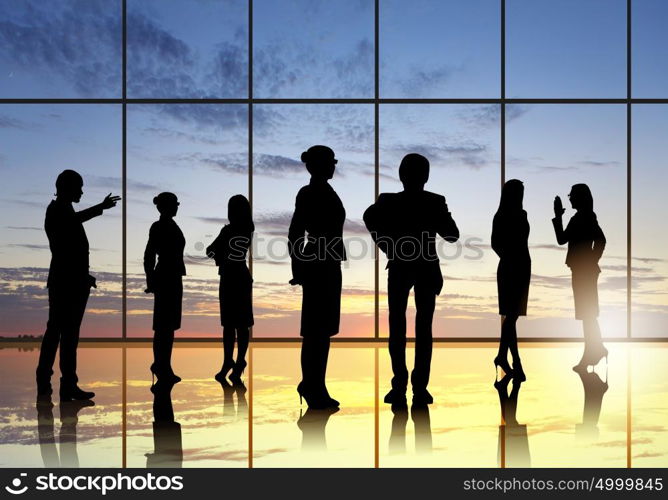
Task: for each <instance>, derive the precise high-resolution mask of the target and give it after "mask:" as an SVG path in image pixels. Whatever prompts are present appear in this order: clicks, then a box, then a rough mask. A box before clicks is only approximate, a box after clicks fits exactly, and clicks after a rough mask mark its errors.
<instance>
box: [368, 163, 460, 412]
mask: <svg viewBox="0 0 668 500" xmlns="http://www.w3.org/2000/svg"><path fill="white" fill-rule="evenodd" d="M399 179H400V180H401V183H402V184H403V187H404V189H403V191H401V192H399V193H382V194H381V195H380V196H379V197H378V200H377V201H376V203H374V204H373V205H371V206H370V207H369V208H367V210H366V211H365V212H364V223H365V224H366V227H367V229H368V230H369V232H370V233H371V236H372V238H373V240H374V242H375V243H376V245H377V246H378V248H379V249H380V250H381V251H382V252H383V253H384V254H385V255H387V259H388V263H387V301H388V307H389V327H390V339H389V344H388V345H389V351H390V358H391V360H392V373H393V377H392V389H391V390H390V391H389V392H388V393H387V394H386V395H385V398H384V401H385V402H386V403H388V404H392V405H406V389H407V386H408V368H407V367H406V307H407V305H408V296H409V294H410V291H411V288H412V289H413V290H414V293H415V310H416V314H415V366H414V368H413V372H412V373H411V384H412V385H413V403H415V404H418V405H422V404H430V403H432V402H433V398H432V396H431V394H430V393H429V391H428V390H427V385H428V384H429V373H430V369H431V355H432V320H433V317H434V309H435V307H436V297H437V296H438V295H439V294H440V293H441V289H442V288H443V275H442V274H441V268H440V265H439V260H438V254H437V253H436V235H437V234H438V235H440V236H441V237H442V238H445V239H446V241H448V242H451V243H454V242H456V241H457V239H458V238H459V229H457V225H456V224H455V221H454V220H453V218H452V216H451V215H450V211H449V209H448V205H447V203H446V202H445V198H444V197H443V196H441V195H439V194H435V193H431V192H429V191H425V189H424V186H425V184H426V183H427V181H428V180H429V160H427V158H425V157H424V156H422V155H419V154H416V153H412V154H408V155H406V156H405V157H404V158H403V159H402V160H401V164H400V165H399Z"/></svg>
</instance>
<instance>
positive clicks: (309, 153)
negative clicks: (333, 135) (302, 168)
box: [301, 144, 339, 175]
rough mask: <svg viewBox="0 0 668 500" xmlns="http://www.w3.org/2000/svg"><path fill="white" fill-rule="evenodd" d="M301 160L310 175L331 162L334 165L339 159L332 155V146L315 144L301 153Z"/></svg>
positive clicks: (317, 172)
mask: <svg viewBox="0 0 668 500" xmlns="http://www.w3.org/2000/svg"><path fill="white" fill-rule="evenodd" d="M301 160H302V162H303V163H304V164H305V165H306V170H308V173H309V174H311V175H319V174H322V173H323V172H321V170H323V169H322V167H325V166H330V165H331V164H332V162H333V163H334V164H335V165H336V164H337V163H338V162H339V160H337V159H336V158H335V157H334V151H333V150H332V148H330V147H327V146H323V145H321V144H316V145H315V146H311V147H310V148H308V149H307V150H306V151H304V152H303V153H302V156H301Z"/></svg>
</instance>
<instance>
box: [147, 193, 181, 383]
mask: <svg viewBox="0 0 668 500" xmlns="http://www.w3.org/2000/svg"><path fill="white" fill-rule="evenodd" d="M153 204H154V205H155V206H156V207H157V209H158V212H160V219H159V220H157V221H156V222H154V223H153V225H152V226H151V229H150V231H149V235H148V243H147V244H146V250H145V251H144V272H145V273H146V285H147V286H146V293H153V294H154V296H155V302H154V308H153V331H154V332H155V333H154V335H153V364H152V365H151V373H153V374H154V375H156V376H157V377H158V381H159V382H163V383H166V384H175V383H177V382H180V381H181V378H180V377H179V376H177V375H176V374H175V373H174V371H173V370H172V366H171V359H172V346H173V344H174V332H175V331H176V330H178V329H179V328H181V302H182V300H183V276H184V275H185V274H186V268H185V265H184V263H183V249H184V247H185V245H186V240H185V238H184V237H183V233H182V232H181V229H180V228H179V226H178V225H177V224H176V222H175V221H174V216H175V215H176V212H177V211H178V209H179V201H178V199H177V198H176V195H175V194H174V193H160V194H159V195H158V196H156V197H155V198H153ZM156 260H157V263H156Z"/></svg>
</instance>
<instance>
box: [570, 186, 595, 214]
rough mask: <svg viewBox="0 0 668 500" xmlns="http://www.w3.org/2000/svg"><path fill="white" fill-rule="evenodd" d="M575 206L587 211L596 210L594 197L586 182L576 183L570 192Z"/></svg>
mask: <svg viewBox="0 0 668 500" xmlns="http://www.w3.org/2000/svg"><path fill="white" fill-rule="evenodd" d="M569 196H570V198H571V203H573V208H576V209H578V210H584V211H586V212H593V211H594V197H593V196H592V194H591V190H590V189H589V186H587V185H586V184H574V185H573V187H571V193H570V194H569Z"/></svg>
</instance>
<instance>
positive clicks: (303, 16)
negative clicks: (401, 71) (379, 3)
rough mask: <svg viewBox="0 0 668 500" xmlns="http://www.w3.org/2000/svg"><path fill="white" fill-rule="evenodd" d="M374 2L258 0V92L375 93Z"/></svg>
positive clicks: (255, 9) (255, 73) (255, 8)
mask: <svg viewBox="0 0 668 500" xmlns="http://www.w3.org/2000/svg"><path fill="white" fill-rule="evenodd" d="M373 16H374V7H373V2H370V1H359V0H337V1H336V2H328V1H325V0H317V1H314V0H292V1H290V2H283V1H277V0H256V1H255V2H254V3H253V23H254V24H253V36H254V40H253V51H254V53H253V82H254V89H253V92H254V95H255V97H296V98H307V97H311V98H315V97H321V98H325V97H331V98H334V97H373V86H374V73H373V72H374V48H373V39H374V19H373Z"/></svg>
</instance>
